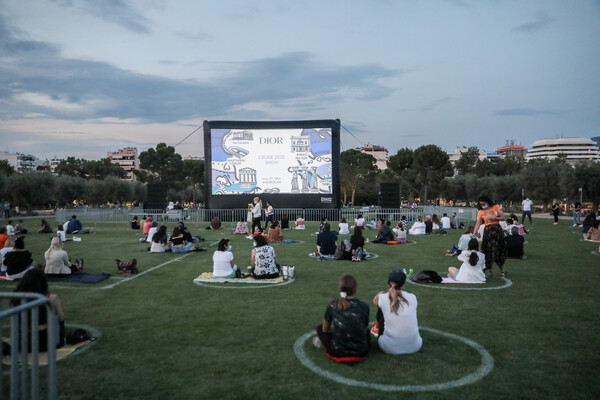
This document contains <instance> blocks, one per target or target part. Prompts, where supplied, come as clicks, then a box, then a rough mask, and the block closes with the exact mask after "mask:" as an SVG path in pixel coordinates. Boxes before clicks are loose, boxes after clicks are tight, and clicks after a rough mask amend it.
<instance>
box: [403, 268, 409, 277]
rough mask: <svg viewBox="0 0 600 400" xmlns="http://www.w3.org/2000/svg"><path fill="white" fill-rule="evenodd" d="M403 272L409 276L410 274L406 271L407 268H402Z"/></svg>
mask: <svg viewBox="0 0 600 400" xmlns="http://www.w3.org/2000/svg"><path fill="white" fill-rule="evenodd" d="M402 272H404V275H406V276H408V274H407V273H406V268H402Z"/></svg>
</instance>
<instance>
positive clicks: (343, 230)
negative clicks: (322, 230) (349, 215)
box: [338, 218, 350, 235]
mask: <svg viewBox="0 0 600 400" xmlns="http://www.w3.org/2000/svg"><path fill="white" fill-rule="evenodd" d="M338 233H339V234H340V235H349V234H350V230H349V228H348V223H347V222H346V218H342V220H341V221H340V225H339V232H338Z"/></svg>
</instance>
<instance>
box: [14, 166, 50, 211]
mask: <svg viewBox="0 0 600 400" xmlns="http://www.w3.org/2000/svg"><path fill="white" fill-rule="evenodd" d="M53 178H54V177H53V176H52V175H50V174H39V173H35V172H27V173H23V174H13V175H11V176H10V177H9V181H8V183H7V187H9V188H10V194H11V198H12V200H13V202H14V203H15V204H18V205H21V207H23V208H24V209H29V208H30V207H31V206H39V205H43V204H47V203H48V202H51V199H52V197H53V194H54V179H53Z"/></svg>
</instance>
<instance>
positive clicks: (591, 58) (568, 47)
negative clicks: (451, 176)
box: [0, 0, 600, 160]
mask: <svg viewBox="0 0 600 400" xmlns="http://www.w3.org/2000/svg"><path fill="white" fill-rule="evenodd" d="M599 38H600V1H598V0H572V1H564V0H519V1H517V0H473V1H471V0H397V1H394V0H369V1H366V0H318V1H317V0H314V1H313V0H293V1H292V0H289V1H288V0H254V1H246V0H222V1H207V0H204V1H198V0H169V1H167V0H130V1H127V0H19V1H14V0H0V151H8V152H12V153H14V152H20V153H28V154H33V155H35V156H37V157H39V158H41V159H50V158H53V157H59V158H65V157H67V156H72V157H76V158H85V159H90V160H92V159H100V158H104V157H106V156H107V152H109V151H116V150H118V149H119V148H123V147H137V148H138V150H139V151H140V152H141V151H144V150H147V149H149V148H155V147H156V145H157V144H158V143H161V142H165V143H167V144H168V145H172V146H176V151H177V152H178V153H180V154H181V155H182V156H188V155H189V156H203V155H204V149H203V137H202V135H203V133H202V129H200V130H198V131H197V132H195V133H193V132H194V131H195V130H196V129H197V128H199V127H200V126H202V123H203V121H205V120H242V121H255V120H259V121H262V120H273V121H285V120H311V119H334V118H339V119H340V120H341V123H342V129H341V148H342V150H347V149H351V148H355V147H357V146H362V145H363V144H367V143H371V144H377V145H380V146H384V147H386V148H387V149H388V150H389V152H390V155H393V154H396V152H397V151H398V150H399V149H401V148H405V147H408V148H410V149H416V148H417V147H419V146H422V145H427V144H435V145H438V146H439V147H440V148H442V149H443V150H446V151H452V150H454V149H455V148H456V147H457V146H467V147H469V146H477V147H478V148H479V149H483V150H487V151H494V150H495V149H497V148H498V147H502V146H504V145H505V144H506V143H507V141H508V140H514V141H515V143H516V144H520V145H523V146H530V145H531V144H532V143H533V142H534V141H535V140H540V139H544V138H557V137H586V138H590V137H594V136H598V135H600V112H599V111H600V46H599V45H598V41H599Z"/></svg>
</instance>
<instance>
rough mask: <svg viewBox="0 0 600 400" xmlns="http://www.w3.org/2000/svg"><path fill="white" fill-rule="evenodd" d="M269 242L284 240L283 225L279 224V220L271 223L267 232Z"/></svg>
mask: <svg viewBox="0 0 600 400" xmlns="http://www.w3.org/2000/svg"><path fill="white" fill-rule="evenodd" d="M267 242H269V243H274V242H283V233H282V232H281V227H280V226H279V221H273V222H272V223H271V227H270V228H269V231H268V232H267Z"/></svg>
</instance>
